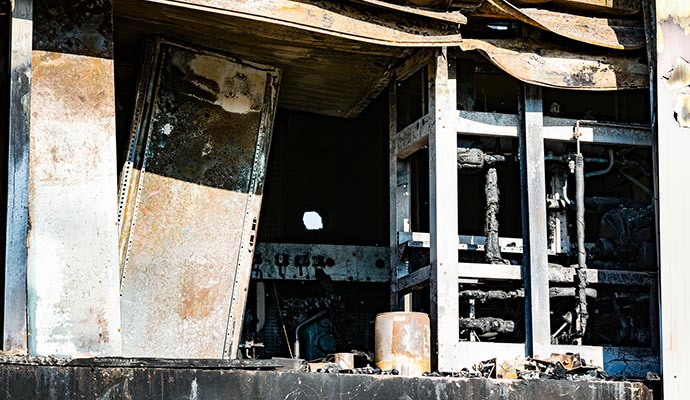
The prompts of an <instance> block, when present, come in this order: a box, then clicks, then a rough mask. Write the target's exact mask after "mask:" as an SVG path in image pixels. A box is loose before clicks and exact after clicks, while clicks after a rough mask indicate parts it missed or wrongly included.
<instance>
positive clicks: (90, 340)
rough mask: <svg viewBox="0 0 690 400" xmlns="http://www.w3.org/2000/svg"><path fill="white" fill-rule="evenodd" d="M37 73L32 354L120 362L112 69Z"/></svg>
mask: <svg viewBox="0 0 690 400" xmlns="http://www.w3.org/2000/svg"><path fill="white" fill-rule="evenodd" d="M32 63H33V77H32V96H31V110H32V113H31V149H30V181H29V218H30V221H31V223H30V229H29V239H28V240H27V244H28V246H29V251H28V266H27V270H28V272H27V274H28V277H27V280H28V307H29V332H30V335H29V351H30V352H31V354H37V355H50V354H59V355H71V356H74V355H79V354H110V355H115V354H119V349H120V333H119V330H120V323H119V322H120V317H119V315H120V308H119V298H118V295H117V294H118V285H117V282H118V272H117V271H118V269H117V247H116V246H117V226H116V224H115V222H116V214H115V208H114V207H113V205H114V204H115V201H116V198H117V193H116V189H117V188H116V182H117V181H116V174H115V172H116V171H115V165H116V160H115V155H116V152H115V98H114V95H115V93H114V81H113V79H114V74H113V61H112V60H108V59H104V58H96V57H86V56H79V55H73V54H63V53H54V52H47V51H34V53H33V60H32ZM75 82H79V83H80V84H76V85H75Z"/></svg>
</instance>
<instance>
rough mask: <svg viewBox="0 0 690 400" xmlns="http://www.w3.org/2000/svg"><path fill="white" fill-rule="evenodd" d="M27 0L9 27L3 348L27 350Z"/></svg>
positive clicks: (17, 6) (19, 0) (29, 11)
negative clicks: (9, 76)
mask: <svg viewBox="0 0 690 400" xmlns="http://www.w3.org/2000/svg"><path fill="white" fill-rule="evenodd" d="M32 8H33V1H32V0H15V2H14V8H13V10H12V19H11V22H10V23H11V27H10V48H11V54H10V60H9V61H10V73H11V80H10V109H9V122H10V126H9V148H8V169H7V238H6V241H5V303H4V332H3V350H4V351H18V352H21V353H25V352H26V351H27V348H28V347H27V324H26V257H27V248H26V241H27V231H28V223H29V210H28V203H29V199H28V196H29V119H30V104H31V41H32V37H31V34H32V30H33V27H32V21H31V20H32V14H33V12H32Z"/></svg>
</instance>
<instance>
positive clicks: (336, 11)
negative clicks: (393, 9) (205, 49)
mask: <svg viewBox="0 0 690 400" xmlns="http://www.w3.org/2000/svg"><path fill="white" fill-rule="evenodd" d="M147 1H150V2H156V3H163V4H171V5H177V6H181V7H189V8H196V9H206V10H209V11H210V10H213V11H214V12H217V13H223V14H226V15H231V16H239V17H242V18H249V19H253V20H257V21H268V22H271V23H274V24H278V25H283V26H291V27H297V28H300V29H305V30H308V31H312V32H319V33H326V34H329V35H334V36H338V37H343V38H347V39H353V40H358V41H364V42H368V43H375V44H382V45H387V46H405V47H427V46H444V45H452V44H453V43H456V42H457V41H458V40H459V39H460V37H461V36H460V32H459V28H458V27H457V25H454V24H449V25H445V26H444V25H440V24H433V25H432V24H427V23H425V21H422V20H411V19H405V18H403V16H401V15H399V14H389V15H386V16H384V17H382V16H380V15H378V13H372V12H370V11H369V10H367V9H366V8H361V7H357V6H355V5H353V4H351V3H345V2H327V1H318V0H302V1H293V0H270V1H269V0H232V1H229V0H147ZM436 22H437V23H439V22H442V21H436Z"/></svg>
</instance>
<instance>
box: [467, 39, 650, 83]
mask: <svg viewBox="0 0 690 400" xmlns="http://www.w3.org/2000/svg"><path fill="white" fill-rule="evenodd" d="M460 48H461V49H462V50H464V51H469V50H477V51H479V52H481V53H482V54H484V55H485V56H486V57H487V58H488V59H489V60H491V62H492V63H494V64H495V65H496V66H498V67H499V68H501V69H502V70H504V71H506V72H507V73H509V74H510V75H512V76H514V77H515V78H517V79H519V80H521V81H523V82H527V83H531V84H535V85H539V86H547V87H553V88H557V89H577V90H624V89H641V88H647V87H649V77H648V72H647V71H648V69H647V66H646V65H644V64H641V63H640V62H638V61H637V60H636V59H633V58H626V57H621V56H594V55H587V54H581V53H579V54H578V53H572V52H569V51H566V50H561V49H559V48H556V47H553V46H550V47H549V46H547V45H546V44H544V43H537V42H533V41H529V40H519V39H506V40H500V39H491V40H489V39H487V40H479V39H465V40H463V41H462V42H461V43H460Z"/></svg>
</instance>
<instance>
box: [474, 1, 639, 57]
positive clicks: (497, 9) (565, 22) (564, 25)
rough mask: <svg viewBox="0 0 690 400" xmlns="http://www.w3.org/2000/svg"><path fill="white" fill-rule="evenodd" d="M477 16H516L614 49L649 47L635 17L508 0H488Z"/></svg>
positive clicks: (554, 30)
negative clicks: (597, 14) (585, 13)
mask: <svg viewBox="0 0 690 400" xmlns="http://www.w3.org/2000/svg"><path fill="white" fill-rule="evenodd" d="M473 15H477V16H489V17H493V18H513V19H516V20H518V21H521V22H524V23H526V24H529V25H532V26H535V27H537V28H540V29H543V30H546V31H550V32H553V33H556V34H558V35H561V36H564V37H567V38H570V39H573V40H577V41H580V42H584V43H589V44H593V45H596V46H603V47H608V48H612V49H619V50H630V49H641V48H643V47H644V46H645V36H644V27H643V25H642V22H641V21H638V20H634V19H632V20H622V19H612V18H600V17H589V16H582V15H578V14H575V13H563V12H556V11H550V10H545V9H537V8H518V7H515V6H514V5H513V4H512V3H510V2H508V1H507V0H487V1H486V2H484V3H483V4H482V6H481V7H480V8H479V9H477V10H476V11H475V12H473Z"/></svg>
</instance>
